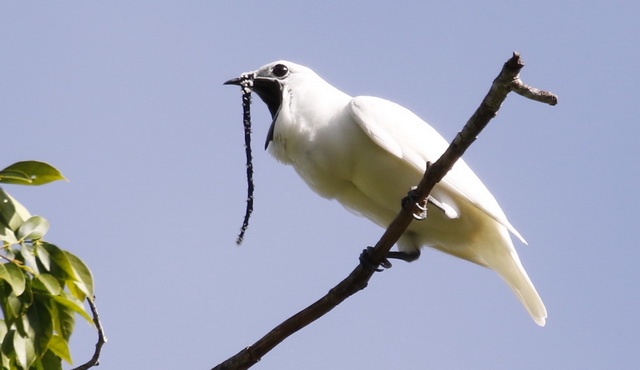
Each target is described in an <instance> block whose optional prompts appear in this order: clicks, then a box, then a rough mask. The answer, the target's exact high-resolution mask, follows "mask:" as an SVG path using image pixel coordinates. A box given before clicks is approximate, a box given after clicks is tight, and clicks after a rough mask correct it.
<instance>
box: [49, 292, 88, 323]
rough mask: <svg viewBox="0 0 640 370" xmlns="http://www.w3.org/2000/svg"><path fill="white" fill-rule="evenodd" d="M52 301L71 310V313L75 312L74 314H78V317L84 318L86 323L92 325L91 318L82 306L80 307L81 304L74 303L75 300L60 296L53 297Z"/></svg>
mask: <svg viewBox="0 0 640 370" xmlns="http://www.w3.org/2000/svg"><path fill="white" fill-rule="evenodd" d="M53 300H54V301H56V302H57V303H59V304H61V305H63V306H65V307H67V308H69V309H71V310H73V312H76V313H78V314H80V316H82V317H84V318H85V319H86V320H87V321H89V322H90V323H91V325H93V318H92V317H91V315H89V313H88V312H87V311H86V310H85V309H84V306H83V305H82V303H80V302H78V301H76V300H75V299H70V298H68V297H64V296H62V295H57V296H54V297H53Z"/></svg>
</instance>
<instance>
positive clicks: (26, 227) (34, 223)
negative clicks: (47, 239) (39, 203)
mask: <svg viewBox="0 0 640 370" xmlns="http://www.w3.org/2000/svg"><path fill="white" fill-rule="evenodd" d="M47 231H49V221H47V219H46V218H44V217H41V216H31V217H30V218H29V219H28V220H26V221H25V222H23V223H22V225H20V227H19V228H18V232H17V235H16V236H17V237H18V239H19V240H21V241H22V240H33V239H42V237H43V236H44V235H45V234H46V233H47Z"/></svg>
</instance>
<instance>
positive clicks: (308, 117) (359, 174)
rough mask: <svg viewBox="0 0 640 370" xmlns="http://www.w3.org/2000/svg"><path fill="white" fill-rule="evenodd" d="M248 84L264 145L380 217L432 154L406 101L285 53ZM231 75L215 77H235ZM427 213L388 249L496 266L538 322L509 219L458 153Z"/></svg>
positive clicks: (537, 303)
mask: <svg viewBox="0 0 640 370" xmlns="http://www.w3.org/2000/svg"><path fill="white" fill-rule="evenodd" d="M250 73H251V74H252V76H253V78H254V81H253V83H254V87H253V88H254V91H255V92H256V93H257V94H258V96H260V98H261V99H262V100H263V101H264V102H265V104H266V105H267V106H268V108H269V111H270V113H271V116H272V118H273V121H272V123H271V127H270V128H269V132H268V135H267V140H266V143H265V147H268V150H269V152H270V153H271V154H272V155H273V156H274V157H275V158H277V159H278V160H279V161H281V162H283V163H285V164H289V165H292V166H293V168H295V170H296V171H297V173H298V174H299V175H300V177H302V179H303V180H304V181H305V182H306V183H307V184H308V185H309V186H310V187H311V188H312V189H313V190H314V191H315V192H316V193H318V194H319V195H321V196H323V197H325V198H329V199H336V200H338V201H339V202H340V203H341V204H342V205H344V206H345V207H347V208H348V209H350V210H353V211H356V212H357V213H359V214H362V215H364V216H365V217H367V218H369V219H370V220H372V221H373V222H375V223H377V224H378V225H380V226H382V227H385V228H386V227H387V226H388V225H389V224H390V223H391V221H392V220H393V219H394V217H395V216H396V215H397V213H398V211H399V207H400V201H401V200H402V199H403V197H404V196H405V194H406V192H407V190H408V189H410V188H411V187H412V186H414V185H417V184H418V182H419V181H420V179H421V177H422V175H423V174H424V171H425V169H426V163H427V162H435V161H436V160H437V159H438V158H439V157H440V155H441V154H442V153H444V151H445V150H446V149H447V147H448V143H447V141H446V140H445V139H444V138H443V137H442V136H441V135H440V134H439V133H438V132H437V131H436V130H435V129H433V128H432V127H431V126H429V124H427V123H426V122H425V121H423V120H422V119H420V118H419V117H418V116H416V115H415V114H414V113H412V112H411V111H409V110H408V109H406V108H404V107H402V106H400V105H398V104H395V103H392V102H390V101H388V100H384V99H380V98H375V97H369V96H359V97H355V98H353V97H351V96H349V95H347V94H345V93H344V92H342V91H340V90H338V89H337V88H335V87H333V86H332V85H330V84H329V83H327V82H326V81H325V80H323V79H322V78H321V77H320V76H318V75H317V74H316V73H315V72H313V71H312V70H311V69H309V68H307V67H304V66H301V65H298V64H295V63H292V62H288V61H277V62H273V63H270V64H267V65H265V66H263V67H261V68H260V69H258V70H257V71H255V72H250ZM240 82H241V78H236V79H232V80H229V81H227V82H226V83H225V84H234V85H239V84H240ZM431 197H432V198H433V199H434V201H433V202H430V203H429V204H428V217H427V218H426V219H425V220H423V221H419V222H412V223H411V225H410V226H409V228H408V229H407V231H406V232H405V233H404V234H403V236H402V237H401V238H400V240H399V241H398V243H397V247H398V249H399V251H400V252H395V253H393V254H390V257H395V258H401V259H404V260H406V261H412V260H415V259H417V258H418V257H419V256H420V248H421V247H422V246H431V247H433V248H436V249H438V250H440V251H443V252H445V253H448V254H451V255H454V256H456V257H459V258H462V259H465V260H467V261H471V262H474V263H476V264H479V265H481V266H485V267H488V268H490V269H492V270H494V271H496V272H497V273H498V274H499V275H500V277H502V279H504V280H505V281H506V282H507V284H508V285H509V286H510V287H511V289H513V291H514V293H515V294H516V296H517V297H518V298H519V299H520V301H521V302H522V304H523V305H524V306H525V308H526V309H527V310H528V311H529V313H530V314H531V317H532V318H533V320H534V321H535V322H536V323H537V324H538V325H540V326H544V325H545V322H546V317H547V310H546V308H545V306H544V303H543V302H542V299H541V298H540V296H539V295H538V292H537V291H536V289H535V287H534V286H533V283H532V282H531V280H530V279H529V276H528V275H527V273H526V271H525V269H524V267H523V266H522V263H521V262H520V258H519V257H518V254H517V253H516V251H515V249H514V247H513V243H512V241H511V237H510V235H509V232H511V233H512V234H513V235H515V236H516V237H517V238H518V239H520V240H521V241H522V242H523V243H525V244H526V242H525V240H524V239H523V238H522V236H521V235H520V234H519V233H518V231H516V229H515V228H514V227H513V226H511V224H510V223H509V221H508V220H507V217H506V216H505V214H504V212H503V211H502V209H501V208H500V206H499V205H498V202H497V201H496V199H495V198H494V197H493V195H492V194H491V193H490V192H489V190H488V189H487V188H486V187H485V185H484V184H483V183H482V181H480V179H479V178H478V177H477V176H476V174H475V173H474V172H473V171H472V170H471V168H469V166H468V165H467V164H466V163H465V162H464V161H463V160H462V159H461V160H458V162H456V164H455V165H454V167H453V169H452V170H451V171H450V172H449V173H448V174H447V175H446V176H445V177H444V179H443V180H442V181H441V182H440V183H438V184H437V185H436V186H435V188H434V189H433V191H432V192H431Z"/></svg>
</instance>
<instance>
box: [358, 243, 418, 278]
mask: <svg viewBox="0 0 640 370" xmlns="http://www.w3.org/2000/svg"><path fill="white" fill-rule="evenodd" d="M372 250H373V247H367V248H366V249H364V250H363V251H362V253H361V254H360V264H361V265H362V267H364V268H366V269H369V270H375V271H376V272H381V271H384V269H389V268H391V266H392V265H391V262H389V258H393V259H398V260H403V261H406V262H412V261H415V260H417V259H418V258H419V257H420V250H416V251H415V252H411V253H409V252H396V251H391V252H389V253H387V257H386V258H385V259H383V260H382V261H381V262H380V264H379V265H376V264H374V263H373V262H372V261H371V251H372Z"/></svg>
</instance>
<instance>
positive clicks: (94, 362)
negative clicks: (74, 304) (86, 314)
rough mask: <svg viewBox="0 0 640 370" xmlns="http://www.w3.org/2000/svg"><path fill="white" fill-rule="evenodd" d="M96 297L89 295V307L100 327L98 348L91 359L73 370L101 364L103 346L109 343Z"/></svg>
mask: <svg viewBox="0 0 640 370" xmlns="http://www.w3.org/2000/svg"><path fill="white" fill-rule="evenodd" d="M95 299H96V297H92V298H89V297H87V302H88V303H89V308H91V313H92V314H93V323H94V324H95V325H96V329H98V341H97V342H96V350H95V352H94V353H93V357H91V359H90V360H89V361H88V362H87V363H85V364H83V365H80V366H78V367H76V368H74V369H72V370H87V369H90V368H92V367H94V366H98V365H100V352H101V351H102V346H103V345H104V344H105V343H107V337H106V336H105V334H104V328H103V327H102V322H100V315H98V309H97V308H96V304H95Z"/></svg>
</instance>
